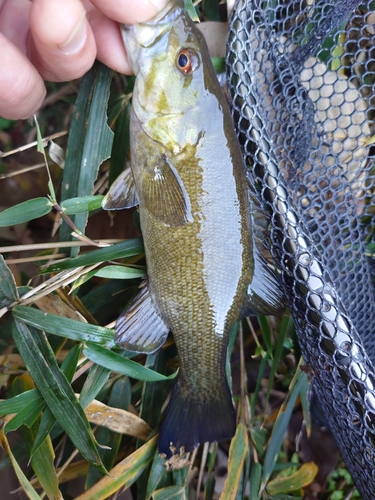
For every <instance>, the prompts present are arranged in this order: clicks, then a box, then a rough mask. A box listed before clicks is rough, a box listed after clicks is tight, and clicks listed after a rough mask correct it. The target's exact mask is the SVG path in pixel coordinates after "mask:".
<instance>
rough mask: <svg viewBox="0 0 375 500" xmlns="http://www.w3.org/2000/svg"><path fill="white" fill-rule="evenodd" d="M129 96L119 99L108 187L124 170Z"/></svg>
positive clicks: (127, 146) (128, 123)
mask: <svg viewBox="0 0 375 500" xmlns="http://www.w3.org/2000/svg"><path fill="white" fill-rule="evenodd" d="M130 109H131V104H130V102H129V96H128V95H125V96H124V97H123V98H122V99H121V108H120V110H121V111H120V112H119V115H118V116H117V119H116V124H115V137H114V139H113V146H112V153H111V161H110V166H109V179H108V182H109V185H110V186H111V185H112V183H113V181H115V180H116V179H117V177H118V176H119V175H120V174H121V172H122V171H123V169H124V166H125V162H126V158H127V156H128V153H129V148H130V138H129V126H130Z"/></svg>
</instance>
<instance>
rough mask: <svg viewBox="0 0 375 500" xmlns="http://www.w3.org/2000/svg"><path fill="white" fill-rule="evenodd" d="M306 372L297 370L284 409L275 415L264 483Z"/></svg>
mask: <svg viewBox="0 0 375 500" xmlns="http://www.w3.org/2000/svg"><path fill="white" fill-rule="evenodd" d="M305 378H306V374H305V373H303V372H302V371H301V370H297V372H296V374H295V376H294V379H293V380H292V382H291V387H290V392H289V393H288V398H289V400H288V403H287V405H286V408H285V411H282V410H281V411H280V412H279V415H278V416H277V419H276V422H275V425H274V426H273V429H272V434H271V438H270V440H269V442H268V446H267V451H266V456H265V458H264V467H263V476H262V482H263V484H265V483H266V482H267V481H268V479H269V477H270V475H271V474H272V472H273V470H274V466H275V462H276V459H277V456H278V454H279V452H280V448H281V445H282V442H283V440H284V436H285V433H286V430H287V427H288V424H289V420H290V417H291V415H292V412H293V409H294V405H295V402H296V400H297V397H298V395H299V393H300V390H301V387H302V386H303V385H304V383H305Z"/></svg>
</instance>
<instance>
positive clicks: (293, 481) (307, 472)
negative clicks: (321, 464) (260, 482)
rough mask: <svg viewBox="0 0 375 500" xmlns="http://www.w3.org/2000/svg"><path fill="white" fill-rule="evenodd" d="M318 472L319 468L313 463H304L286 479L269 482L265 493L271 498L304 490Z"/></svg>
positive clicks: (280, 478)
mask: <svg viewBox="0 0 375 500" xmlns="http://www.w3.org/2000/svg"><path fill="white" fill-rule="evenodd" d="M318 471H319V468H318V466H317V465H316V464H315V463H314V462H308V463H305V464H303V465H302V466H301V467H300V468H299V469H298V470H297V472H295V473H294V474H291V475H290V476H288V477H277V478H275V479H273V480H272V481H270V482H269V483H268V484H267V488H266V490H267V493H268V494H269V495H272V496H273V495H276V494H278V493H289V492H291V491H295V490H299V489H301V488H304V487H305V486H307V485H309V484H310V483H311V482H312V481H313V480H314V478H315V477H316V475H317V473H318Z"/></svg>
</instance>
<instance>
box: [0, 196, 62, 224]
mask: <svg viewBox="0 0 375 500" xmlns="http://www.w3.org/2000/svg"><path fill="white" fill-rule="evenodd" d="M51 210H52V204H51V202H50V201H49V199H48V198H34V199H32V200H27V201H23V202H22V203H19V204H18V205H15V206H14V207H10V208H7V209H6V210H3V211H2V212H1V213H0V227H7V226H15V225H16V224H22V223H23V222H29V221H30V220H34V219H38V218H39V217H42V216H43V215H47V214H49V213H50V211H51Z"/></svg>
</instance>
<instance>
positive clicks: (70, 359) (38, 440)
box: [30, 345, 81, 456]
mask: <svg viewBox="0 0 375 500" xmlns="http://www.w3.org/2000/svg"><path fill="white" fill-rule="evenodd" d="M80 353H81V346H80V345H75V346H74V347H73V348H72V349H71V350H70V351H69V353H68V355H67V357H66V358H65V359H64V362H63V364H62V365H61V371H62V372H63V373H64V375H65V377H66V378H67V380H68V381H69V382H71V381H72V379H73V376H74V373H75V371H76V368H77V363H78V359H79V356H80ZM55 422H56V419H55V417H54V415H53V413H52V412H51V410H50V409H49V407H48V406H47V407H46V408H45V410H44V412H43V416H42V419H41V422H40V425H39V429H38V433H37V435H36V437H35V440H34V445H33V447H32V450H31V452H30V455H31V456H33V454H34V453H35V452H36V450H37V449H38V448H39V446H41V444H42V443H43V441H44V440H45V439H46V438H47V436H48V435H49V433H50V432H51V430H52V428H53V426H54V424H55Z"/></svg>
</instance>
